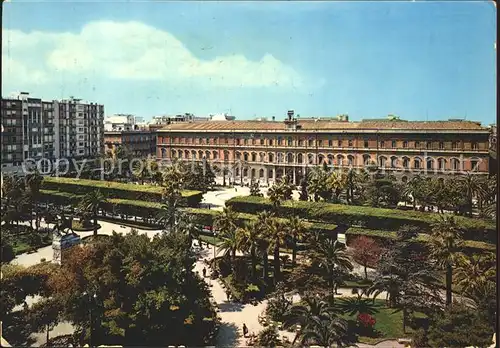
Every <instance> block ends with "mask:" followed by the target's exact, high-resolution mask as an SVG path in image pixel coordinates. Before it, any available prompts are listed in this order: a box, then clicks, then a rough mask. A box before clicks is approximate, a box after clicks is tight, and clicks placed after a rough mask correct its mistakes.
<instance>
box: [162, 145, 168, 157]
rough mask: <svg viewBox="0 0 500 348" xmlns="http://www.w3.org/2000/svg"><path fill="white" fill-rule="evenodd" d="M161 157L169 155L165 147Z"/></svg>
mask: <svg viewBox="0 0 500 348" xmlns="http://www.w3.org/2000/svg"><path fill="white" fill-rule="evenodd" d="M161 157H162V158H165V157H167V150H166V149H165V148H164V147H162V148H161Z"/></svg>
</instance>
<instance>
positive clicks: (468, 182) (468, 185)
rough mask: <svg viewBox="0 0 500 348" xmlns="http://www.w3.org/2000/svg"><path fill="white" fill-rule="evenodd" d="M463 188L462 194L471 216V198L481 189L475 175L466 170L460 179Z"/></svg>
mask: <svg viewBox="0 0 500 348" xmlns="http://www.w3.org/2000/svg"><path fill="white" fill-rule="evenodd" d="M460 182H461V184H462V187H463V189H464V194H465V197H466V199H467V209H468V211H469V215H470V216H472V208H473V202H472V201H473V199H474V197H477V195H478V193H479V192H480V190H481V182H480V179H479V178H478V176H477V175H474V174H471V173H469V172H467V173H466V174H465V175H464V176H462V177H461V180H460Z"/></svg>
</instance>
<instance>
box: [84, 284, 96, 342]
mask: <svg viewBox="0 0 500 348" xmlns="http://www.w3.org/2000/svg"><path fill="white" fill-rule="evenodd" d="M83 296H88V299H89V327H90V336H89V346H90V347H92V331H93V329H94V322H93V321H92V305H93V303H92V301H94V302H95V301H96V299H97V294H96V293H95V292H94V294H93V295H92V296H90V293H87V292H86V291H84V292H83Z"/></svg>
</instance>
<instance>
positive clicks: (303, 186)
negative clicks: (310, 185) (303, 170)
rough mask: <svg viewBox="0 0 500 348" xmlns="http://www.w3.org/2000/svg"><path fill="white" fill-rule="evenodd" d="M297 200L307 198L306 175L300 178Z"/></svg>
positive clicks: (305, 199)
mask: <svg viewBox="0 0 500 348" xmlns="http://www.w3.org/2000/svg"><path fill="white" fill-rule="evenodd" d="M299 200H301V201H308V200H309V192H308V191H307V177H304V178H302V180H300V194H299Z"/></svg>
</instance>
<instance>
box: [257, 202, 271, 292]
mask: <svg viewBox="0 0 500 348" xmlns="http://www.w3.org/2000/svg"><path fill="white" fill-rule="evenodd" d="M272 221H273V214H271V213H269V212H268V211H267V210H264V211H263V212H260V213H258V214H257V222H256V229H257V230H258V231H259V236H260V238H259V240H258V243H257V251H258V252H259V254H260V256H261V257H262V273H263V278H264V281H265V282H266V283H267V280H268V276H269V257H268V256H269V255H268V252H269V246H270V236H269V233H268V231H269V229H270V225H271V224H272Z"/></svg>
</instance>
